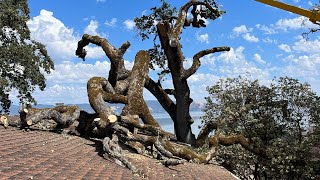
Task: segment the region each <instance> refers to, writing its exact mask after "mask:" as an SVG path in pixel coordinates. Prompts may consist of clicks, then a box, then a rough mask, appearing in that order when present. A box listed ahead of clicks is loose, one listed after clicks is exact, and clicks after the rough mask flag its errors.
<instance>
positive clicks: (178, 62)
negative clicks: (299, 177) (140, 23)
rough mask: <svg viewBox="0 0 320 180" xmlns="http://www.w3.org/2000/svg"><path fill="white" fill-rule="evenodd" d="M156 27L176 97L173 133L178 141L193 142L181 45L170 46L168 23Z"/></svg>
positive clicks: (190, 100)
mask: <svg viewBox="0 0 320 180" xmlns="http://www.w3.org/2000/svg"><path fill="white" fill-rule="evenodd" d="M157 28H158V34H159V37H160V41H161V46H162V47H163V49H164V52H165V53H166V56H167V58H168V66H169V69H170V71H171V75H172V79H173V86H174V96H175V99H176V112H175V113H176V114H175V117H174V118H173V122H174V129H175V134H176V136H177V139H178V141H181V142H185V143H188V144H195V136H194V134H193V133H192V131H191V124H192V123H193V120H192V118H191V116H190V112H189V108H190V104H191V102H192V99H191V98H190V89H189V86H188V83H187V79H186V78H184V77H183V71H184V68H183V60H184V57H183V55H182V52H181V45H180V44H178V45H177V46H176V47H171V46H170V38H169V36H168V32H170V31H171V29H170V25H169V23H167V22H163V23H159V24H158V25H157Z"/></svg>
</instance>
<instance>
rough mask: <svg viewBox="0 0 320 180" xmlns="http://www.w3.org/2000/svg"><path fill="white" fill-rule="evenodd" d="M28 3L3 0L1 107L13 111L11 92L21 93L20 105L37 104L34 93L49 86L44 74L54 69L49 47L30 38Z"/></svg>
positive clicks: (0, 3) (0, 13) (0, 20)
mask: <svg viewBox="0 0 320 180" xmlns="http://www.w3.org/2000/svg"><path fill="white" fill-rule="evenodd" d="M29 18H30V17H29V8H28V4H27V0H1V1H0V47H1V48H0V75H1V76H0V105H1V107H2V109H1V112H3V111H4V112H6V113H8V112H9V107H10V105H11V100H10V99H9V93H10V92H11V91H12V90H17V92H18V96H17V97H18V98H19V99H20V102H22V101H23V100H27V101H30V102H35V99H34V98H33V97H32V95H31V93H32V92H33V91H34V90H35V88H36V87H37V86H38V87H39V88H40V90H44V88H45V87H46V83H45V77H44V73H50V70H52V69H53V68H54V65H53V61H52V60H51V59H50V57H49V55H48V54H47V51H46V49H45V46H44V45H43V44H41V43H39V42H36V41H33V40H31V39H30V31H29V28H28V26H27V21H28V20H29Z"/></svg>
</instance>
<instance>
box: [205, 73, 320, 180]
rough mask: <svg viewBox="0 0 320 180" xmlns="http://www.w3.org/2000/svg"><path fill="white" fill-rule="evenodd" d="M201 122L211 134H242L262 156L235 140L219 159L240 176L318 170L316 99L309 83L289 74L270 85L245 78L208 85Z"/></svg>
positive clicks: (304, 174) (303, 175) (289, 175)
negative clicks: (212, 125) (211, 127)
mask: <svg viewBox="0 0 320 180" xmlns="http://www.w3.org/2000/svg"><path fill="white" fill-rule="evenodd" d="M208 91H209V94H210V96H209V97H207V98H206V99H207V105H206V107H205V113H206V114H205V116H204V117H203V121H204V122H205V123H209V122H211V123H212V122H214V123H217V124H218V128H217V129H216V131H215V132H214V133H215V134H223V135H226V136H229V135H233V134H242V135H243V136H244V137H246V138H247V139H248V141H249V142H250V143H251V144H252V146H254V147H255V148H259V149H263V150H264V151H265V152H266V155H267V156H266V157H262V156H260V155H258V154H255V153H252V152H250V151H247V150H245V149H243V148H242V147H240V146H239V145H233V146H230V147H221V148H219V156H218V160H220V162H221V163H222V165H224V166H225V167H226V168H228V169H229V170H230V171H232V172H234V173H235V174H236V175H238V176H239V177H241V178H243V179H248V178H251V179H261V178H265V179H309V178H315V177H316V176H317V175H318V177H319V175H320V167H319V163H320V161H319V159H318V157H319V155H320V154H319V151H318V150H317V148H319V145H320V144H319V138H320V121H319V119H320V114H319V113H320V101H319V97H318V96H317V95H316V94H315V93H314V92H313V91H312V90H311V88H310V85H309V84H301V83H300V82H298V80H295V79H291V78H288V77H285V78H279V79H278V80H273V82H272V84H271V85H270V86H264V85H260V84H259V82H258V81H257V80H255V81H252V80H249V79H247V78H245V77H238V78H233V79H225V80H220V81H219V82H218V83H217V84H216V85H214V86H212V87H210V88H208Z"/></svg>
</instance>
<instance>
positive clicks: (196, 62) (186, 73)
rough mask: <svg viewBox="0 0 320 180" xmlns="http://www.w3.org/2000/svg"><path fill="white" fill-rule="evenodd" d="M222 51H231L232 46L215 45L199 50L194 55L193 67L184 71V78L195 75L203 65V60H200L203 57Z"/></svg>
mask: <svg viewBox="0 0 320 180" xmlns="http://www.w3.org/2000/svg"><path fill="white" fill-rule="evenodd" d="M222 51H230V47H226V46H223V47H214V48H211V49H206V50H203V51H200V52H198V53H197V54H196V55H194V56H193V63H192V65H191V67H190V68H189V69H188V70H185V71H184V73H183V78H186V79H187V78H189V77H190V76H191V75H193V74H194V73H195V72H196V71H197V70H198V68H199V67H200V65H201V62H200V58H201V57H203V56H205V55H208V54H212V53H216V52H222Z"/></svg>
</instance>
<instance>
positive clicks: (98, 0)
mask: <svg viewBox="0 0 320 180" xmlns="http://www.w3.org/2000/svg"><path fill="white" fill-rule="evenodd" d="M97 2H102V3H104V2H106V0H97Z"/></svg>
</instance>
